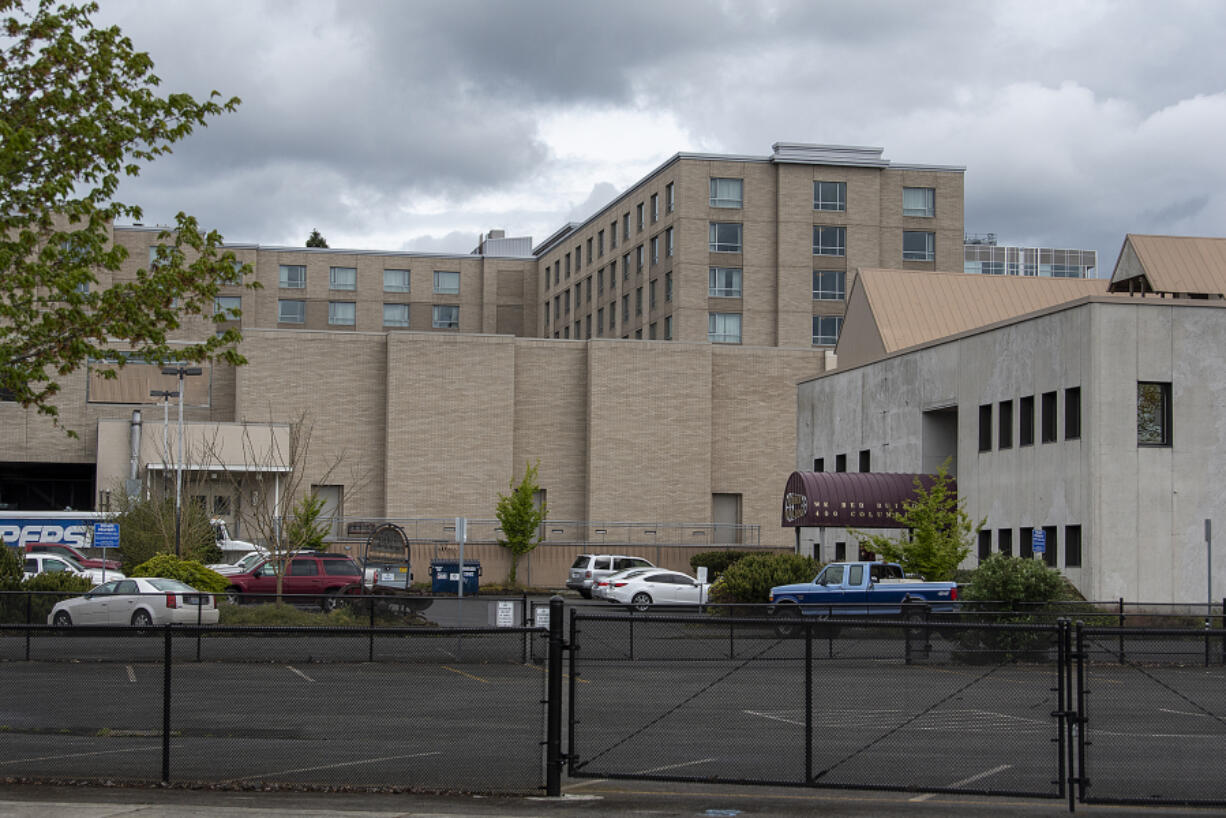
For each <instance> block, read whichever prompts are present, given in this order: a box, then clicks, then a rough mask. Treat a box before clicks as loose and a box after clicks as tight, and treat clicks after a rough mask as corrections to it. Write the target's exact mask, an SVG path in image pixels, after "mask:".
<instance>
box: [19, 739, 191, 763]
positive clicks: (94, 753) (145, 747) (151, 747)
mask: <svg viewBox="0 0 1226 818" xmlns="http://www.w3.org/2000/svg"><path fill="white" fill-rule="evenodd" d="M161 746H162V745H161V744H160V743H159V744H147V745H143V746H140V747H124V748H123V749H122V750H93V751H90V752H88V753H63V754H61V755H54V756H31V757H30V758H6V759H4V760H3V761H0V767H3V766H5V765H8V764H25V763H26V762H29V761H58V760H60V759H64V758H88V757H90V756H105V755H117V754H119V753H144V752H148V751H150V750H160V749H161ZM174 749H179V746H175V747H174Z"/></svg>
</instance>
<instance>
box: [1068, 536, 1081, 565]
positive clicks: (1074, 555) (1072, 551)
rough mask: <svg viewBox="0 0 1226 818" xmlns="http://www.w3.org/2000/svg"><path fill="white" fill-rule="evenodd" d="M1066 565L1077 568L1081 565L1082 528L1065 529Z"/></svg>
mask: <svg viewBox="0 0 1226 818" xmlns="http://www.w3.org/2000/svg"><path fill="white" fill-rule="evenodd" d="M1064 565H1065V567H1066V568H1076V567H1078V566H1080V565H1081V526H1079V525H1066V526H1065V527H1064Z"/></svg>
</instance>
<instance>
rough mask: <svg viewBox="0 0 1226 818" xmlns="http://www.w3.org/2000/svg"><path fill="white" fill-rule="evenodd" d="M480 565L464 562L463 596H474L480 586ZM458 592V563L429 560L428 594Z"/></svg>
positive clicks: (457, 561) (454, 561) (456, 561)
mask: <svg viewBox="0 0 1226 818" xmlns="http://www.w3.org/2000/svg"><path fill="white" fill-rule="evenodd" d="M480 576H481V563H480V561H477V560H474V561H473V562H469V561H468V560H465V561H464V595H465V596H476V595H477V590H478V588H479V586H480V581H479V580H478V577H480ZM459 591H460V561H459V560H430V592H431V593H435V594H458V593H459Z"/></svg>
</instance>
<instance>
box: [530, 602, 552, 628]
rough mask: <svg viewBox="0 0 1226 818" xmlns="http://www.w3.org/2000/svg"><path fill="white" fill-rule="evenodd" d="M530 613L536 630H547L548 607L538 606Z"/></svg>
mask: <svg viewBox="0 0 1226 818" xmlns="http://www.w3.org/2000/svg"><path fill="white" fill-rule="evenodd" d="M532 613H533V616H534V618H535V621H534V624H535V625H536V627H538V628H548V627H549V608H548V607H546V606H544V605H541V606H538V607H536V608H534V609H533V610H532Z"/></svg>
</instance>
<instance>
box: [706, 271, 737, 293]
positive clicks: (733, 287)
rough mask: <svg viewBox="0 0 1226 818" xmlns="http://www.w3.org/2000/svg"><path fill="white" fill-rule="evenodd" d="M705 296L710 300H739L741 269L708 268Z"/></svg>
mask: <svg viewBox="0 0 1226 818" xmlns="http://www.w3.org/2000/svg"><path fill="white" fill-rule="evenodd" d="M707 295H708V296H710V297H711V298H740V297H741V268H740V267H712V268H710V272H709V273H708V275H707Z"/></svg>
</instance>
